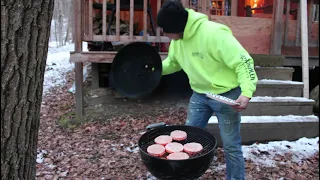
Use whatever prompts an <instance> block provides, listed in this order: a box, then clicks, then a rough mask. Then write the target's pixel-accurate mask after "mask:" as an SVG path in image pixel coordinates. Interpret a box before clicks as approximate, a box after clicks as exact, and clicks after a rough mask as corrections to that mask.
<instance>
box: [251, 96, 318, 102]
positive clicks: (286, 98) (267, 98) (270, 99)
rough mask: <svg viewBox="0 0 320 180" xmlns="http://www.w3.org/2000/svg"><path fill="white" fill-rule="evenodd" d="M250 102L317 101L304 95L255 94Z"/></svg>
mask: <svg viewBox="0 0 320 180" xmlns="http://www.w3.org/2000/svg"><path fill="white" fill-rule="evenodd" d="M250 102H315V101H314V100H312V99H307V98H304V97H292V96H284V97H271V96H255V97H252V98H251V100H250Z"/></svg>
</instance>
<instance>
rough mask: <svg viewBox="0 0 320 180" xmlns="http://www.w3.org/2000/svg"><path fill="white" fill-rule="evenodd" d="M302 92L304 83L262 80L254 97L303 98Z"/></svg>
mask: <svg viewBox="0 0 320 180" xmlns="http://www.w3.org/2000/svg"><path fill="white" fill-rule="evenodd" d="M302 91H303V83H302V82H297V81H283V80H269V79H262V80H259V81H258V83H257V90H256V92H255V93H254V96H272V97H276V96H293V97H301V95H302Z"/></svg>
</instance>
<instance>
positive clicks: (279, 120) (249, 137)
mask: <svg viewBox="0 0 320 180" xmlns="http://www.w3.org/2000/svg"><path fill="white" fill-rule="evenodd" d="M207 130H208V131H209V132H211V133H212V134H213V135H214V136H215V137H216V138H217V139H218V144H219V145H220V146H221V137H220V130H219V126H218V121H217V118H216V117H215V116H212V117H211V118H210V120H209V123H208V126H207ZM240 132H241V138H242V143H243V144H252V143H255V142H265V141H278V140H282V141H283V140H288V141H293V140H297V139H299V138H302V137H307V138H313V137H317V136H319V118H318V117H317V116H313V115H309V116H292V115H288V116H242V118H241V130H240Z"/></svg>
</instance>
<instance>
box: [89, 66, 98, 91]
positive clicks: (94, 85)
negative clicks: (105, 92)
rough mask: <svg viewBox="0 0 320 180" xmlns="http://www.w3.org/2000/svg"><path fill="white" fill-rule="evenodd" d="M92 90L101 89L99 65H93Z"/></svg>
mask: <svg viewBox="0 0 320 180" xmlns="http://www.w3.org/2000/svg"><path fill="white" fill-rule="evenodd" d="M91 88H92V89H97V88H99V63H91Z"/></svg>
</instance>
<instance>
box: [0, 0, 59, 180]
mask: <svg viewBox="0 0 320 180" xmlns="http://www.w3.org/2000/svg"><path fill="white" fill-rule="evenodd" d="M53 1H54V0H5V1H3V0H1V179H35V178H36V157H37V140H38V130H39V120H40V117H39V116H40V115H39V112H40V105H41V100H42V91H43V90H42V87H43V79H44V71H45V66H46V59H47V53H48V40H49V35H50V24H51V19H52V11H53Z"/></svg>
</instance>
